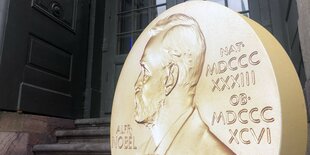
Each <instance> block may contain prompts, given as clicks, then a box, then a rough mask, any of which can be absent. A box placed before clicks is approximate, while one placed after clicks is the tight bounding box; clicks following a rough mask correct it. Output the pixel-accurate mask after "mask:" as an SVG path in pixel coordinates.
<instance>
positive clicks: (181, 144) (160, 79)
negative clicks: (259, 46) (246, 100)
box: [135, 14, 234, 155]
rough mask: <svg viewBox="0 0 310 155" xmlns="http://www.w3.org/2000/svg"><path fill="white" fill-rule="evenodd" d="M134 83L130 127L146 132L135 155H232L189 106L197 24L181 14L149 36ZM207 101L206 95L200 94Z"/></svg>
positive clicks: (197, 66) (198, 49) (200, 48)
mask: <svg viewBox="0 0 310 155" xmlns="http://www.w3.org/2000/svg"><path fill="white" fill-rule="evenodd" d="M149 35H151V38H150V39H149V41H148V42H147V44H146V46H145V49H144V52H143V55H142V57H141V60H140V65H141V73H140V75H139V77H138V79H137V81H136V83H135V121H136V123H138V124H140V125H143V126H145V128H149V130H150V132H151V137H150V139H149V140H148V141H147V142H146V143H145V144H143V146H142V147H141V150H140V151H139V152H140V153H141V154H160V155H161V154H175V155H176V154H210V155H216V154H221V155H223V154H234V153H233V152H232V151H231V150H230V149H229V148H228V147H227V146H225V145H224V144H223V143H222V142H221V141H220V140H219V139H218V138H217V137H216V136H215V135H214V134H213V133H211V131H210V130H209V127H208V126H207V125H206V124H205V123H204V122H203V121H202V119H201V116H200V114H199V111H198V109H197V107H196V106H195V93H196V85H197V83H198V81H199V78H200V76H201V72H202V68H203V63H204V58H205V53H206V44H205V38H204V36H203V33H202V32H201V29H200V27H199V25H198V23H197V22H196V21H195V19H193V18H192V17H189V16H186V15H184V14H174V15H171V16H169V17H167V18H164V19H162V20H160V21H158V23H157V24H156V25H155V26H154V27H153V28H152V29H151V30H150V31H149ZM206 95H207V94H206Z"/></svg>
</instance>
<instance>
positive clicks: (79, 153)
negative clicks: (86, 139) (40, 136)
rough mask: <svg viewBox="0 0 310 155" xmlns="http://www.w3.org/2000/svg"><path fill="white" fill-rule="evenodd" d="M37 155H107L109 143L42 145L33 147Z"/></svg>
mask: <svg viewBox="0 0 310 155" xmlns="http://www.w3.org/2000/svg"><path fill="white" fill-rule="evenodd" d="M33 152H34V153H35V155H52V154H54V155H86V154H87V155H106V154H110V152H111V150H110V144H109V143H76V144H40V145H35V146H34V147H33Z"/></svg>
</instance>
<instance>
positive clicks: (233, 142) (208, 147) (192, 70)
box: [110, 1, 307, 155]
mask: <svg viewBox="0 0 310 155" xmlns="http://www.w3.org/2000/svg"><path fill="white" fill-rule="evenodd" d="M306 127H307V126H306V108H305V103H304V98H303V94H302V90H301V87H300V83H299V80H298V77H297V75H296V73H295V70H294V68H293V65H292V63H291V62H290V60H289V58H288V56H287V55H286V53H285V51H284V50H283V48H282V47H281V46H280V44H279V43H278V42H277V41H276V40H275V39H274V37H273V36H272V35H270V34H269V33H268V32H267V30H265V29H263V28H262V27H261V26H259V25H258V24H256V23H255V22H254V21H252V20H250V19H248V18H246V17H243V16H242V15H239V14H237V13H235V12H233V11H231V10H230V9H227V8H225V7H223V6H220V5H218V4H216V3H212V2H206V1H191V2H185V3H183V4H180V5H177V6H175V7H172V8H171V9H169V10H167V11H166V12H164V13H162V14H161V15H160V16H158V17H157V18H156V19H154V20H153V21H152V22H151V23H150V24H149V25H148V27H147V28H145V30H144V31H143V32H142V34H141V35H140V37H139V38H138V39H137V41H136V43H135V44H134V46H133V47H132V49H131V51H130V53H129V55H128V57H127V60H126V62H125V64H124V66H123V69H122V72H121V75H120V78H119V81H118V84H117V88H116V92H115V96H114V102H113V110H112V122H111V132H110V133H111V149H112V154H158V155H161V154H172V155H174V154H178V155H179V154H204V155H205V154H210V155H215V154H220V155H222V154H257V155H260V154H268V155H269V154H270V155H271V154H305V150H306V138H307V132H306V131H307V128H306Z"/></svg>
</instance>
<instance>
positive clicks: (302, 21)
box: [297, 0, 310, 82]
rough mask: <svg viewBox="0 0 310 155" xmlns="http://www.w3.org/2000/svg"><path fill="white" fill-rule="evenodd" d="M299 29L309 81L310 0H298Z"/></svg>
mask: <svg viewBox="0 0 310 155" xmlns="http://www.w3.org/2000/svg"><path fill="white" fill-rule="evenodd" d="M297 6H298V14H299V20H298V29H299V37H300V45H301V50H302V56H303V61H304V65H305V71H306V77H307V82H309V80H310V18H309V16H310V1H309V0H297Z"/></svg>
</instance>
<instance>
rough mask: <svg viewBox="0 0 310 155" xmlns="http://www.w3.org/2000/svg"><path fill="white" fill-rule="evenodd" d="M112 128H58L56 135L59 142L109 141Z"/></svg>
mask: <svg viewBox="0 0 310 155" xmlns="http://www.w3.org/2000/svg"><path fill="white" fill-rule="evenodd" d="M109 135H110V129H109V128H108V127H102V128H99V129H87V130H86V129H84V130H78V129H77V130H57V131H56V132H55V136H56V138H57V142H58V143H80V142H97V143H98V142H99V143H103V142H109Z"/></svg>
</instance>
